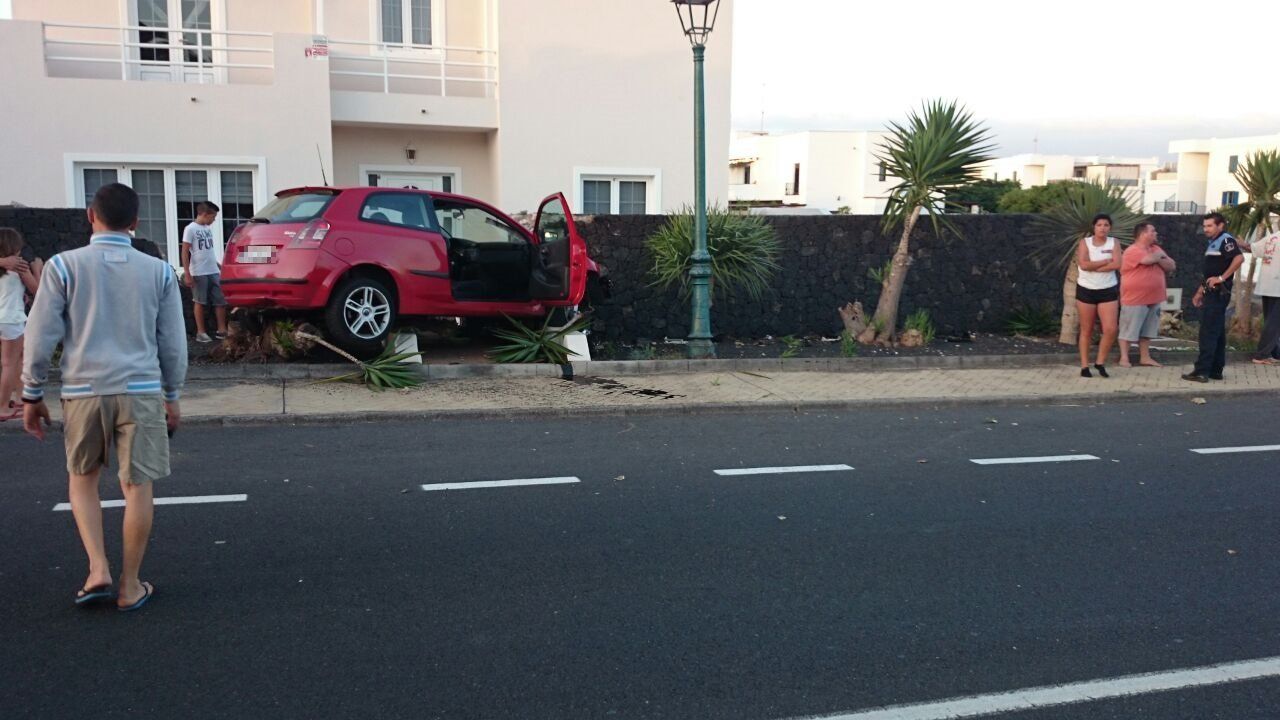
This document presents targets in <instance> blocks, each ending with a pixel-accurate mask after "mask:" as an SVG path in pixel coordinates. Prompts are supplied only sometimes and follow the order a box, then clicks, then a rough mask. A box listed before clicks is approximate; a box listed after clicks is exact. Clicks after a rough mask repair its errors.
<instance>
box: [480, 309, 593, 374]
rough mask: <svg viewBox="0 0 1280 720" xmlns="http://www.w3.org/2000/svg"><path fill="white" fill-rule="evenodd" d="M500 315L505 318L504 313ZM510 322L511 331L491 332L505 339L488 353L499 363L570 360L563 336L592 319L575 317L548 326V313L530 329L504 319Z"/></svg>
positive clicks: (522, 324)
mask: <svg viewBox="0 0 1280 720" xmlns="http://www.w3.org/2000/svg"><path fill="white" fill-rule="evenodd" d="M503 317H506V316H505V315H504V316H503ZM507 320H508V321H509V322H510V323H511V329H510V330H494V331H493V334H494V336H496V337H499V338H501V339H503V340H506V341H507V344H505V345H499V346H498V347H495V348H494V349H493V351H492V352H491V353H489V356H490V357H492V358H493V359H494V360H496V361H498V362H500V363H553V364H556V365H564V364H565V363H567V362H569V348H567V347H565V344H564V338H565V336H566V335H568V334H569V333H573V332H578V331H581V330H582V329H584V328H586V327H587V326H588V325H589V324H590V323H591V321H590V320H589V319H588V318H585V317H578V318H576V319H575V320H574V321H573V322H571V323H569V324H568V325H564V326H562V327H554V328H553V327H551V316H550V315H548V316H547V319H546V320H544V321H543V323H542V327H540V328H533V327H529V326H528V325H526V324H524V323H522V322H519V321H516V320H512V319H511V318H509V317H508V318H507Z"/></svg>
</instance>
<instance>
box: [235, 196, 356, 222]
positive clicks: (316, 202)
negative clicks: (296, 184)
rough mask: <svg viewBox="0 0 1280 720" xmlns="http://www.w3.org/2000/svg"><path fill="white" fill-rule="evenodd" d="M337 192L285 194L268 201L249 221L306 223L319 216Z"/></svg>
mask: <svg viewBox="0 0 1280 720" xmlns="http://www.w3.org/2000/svg"><path fill="white" fill-rule="evenodd" d="M337 196H338V195H337V193H323V192H303V193H297V194H294V195H283V196H281V197H278V198H276V199H275V200H272V201H271V202H270V203H267V206H266V207H264V208H262V209H261V210H259V211H258V212H257V213H256V214H255V215H254V216H253V218H252V219H251V220H250V221H249V222H269V223H304V222H310V221H311V220H314V219H316V218H317V217H319V216H320V215H321V214H322V213H323V212H324V211H325V209H326V208H328V207H329V203H331V202H333V199H334V198H335V197H337Z"/></svg>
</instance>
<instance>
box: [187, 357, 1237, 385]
mask: <svg viewBox="0 0 1280 720" xmlns="http://www.w3.org/2000/svg"><path fill="white" fill-rule="evenodd" d="M1251 356H1252V354H1251V353H1249V352H1232V353H1228V358H1229V359H1230V360H1231V361H1234V362H1248V360H1249V358H1250V357H1251ZM1160 357H1161V358H1162V359H1163V360H1165V361H1166V364H1170V365H1172V364H1179V363H1186V364H1190V363H1191V362H1194V360H1195V357H1196V356H1195V353H1188V352H1166V353H1161V354H1160ZM1077 359H1078V356H1077V355H1076V354H1075V353H1053V354H1044V355H900V356H885V357H865V358H857V357H855V358H843V357H841V358H736V359H731V360H590V361H586V362H575V363H572V366H573V376H575V377H615V376H629V375H665V374H687V373H701V372H744V371H746V372H806V371H808V372H880V371H885V370H983V369H986V370H989V369H992V368H1033V367H1047V366H1052V365H1074V364H1075V363H1076V362H1077ZM349 372H351V366H350V365H331V364H316V365H308V364H305V363H280V364H275V365H268V364H256V365H244V364H227V365H193V366H191V367H190V368H189V369H188V371H187V380H188V381H189V382H191V381H195V382H203V381H210V380H323V379H326V378H331V377H335V376H337V375H343V374H346V373H349ZM418 372H419V373H420V374H421V375H422V377H423V378H424V379H426V380H460V379H466V378H522V377H526V378H527V377H562V376H564V374H565V373H564V369H563V368H562V367H561V366H559V365H549V364H543V363H538V364H527V365H493V364H470V365H464V364H458V365H432V364H425V365H421V366H419V370H418Z"/></svg>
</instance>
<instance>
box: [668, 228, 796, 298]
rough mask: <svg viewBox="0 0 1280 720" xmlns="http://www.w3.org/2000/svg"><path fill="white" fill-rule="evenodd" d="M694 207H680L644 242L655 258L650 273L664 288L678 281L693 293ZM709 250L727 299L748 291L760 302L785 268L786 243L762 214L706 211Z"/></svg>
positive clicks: (718, 287) (714, 278)
mask: <svg viewBox="0 0 1280 720" xmlns="http://www.w3.org/2000/svg"><path fill="white" fill-rule="evenodd" d="M693 222H694V219H693V209H692V208H690V207H684V208H681V210H680V212H678V213H676V214H675V215H672V216H671V217H670V218H668V219H667V222H666V223H665V224H664V225H663V226H662V227H661V228H660V229H659V230H658V231H657V232H656V233H654V234H653V236H652V237H650V238H649V239H648V240H647V241H646V242H645V245H646V246H647V247H648V248H649V254H650V255H651V256H652V257H653V268H652V269H651V270H650V275H651V276H652V277H653V284H654V285H657V286H660V287H670V286H672V285H679V286H680V292H681V295H687V294H688V292H689V267H690V265H691V264H692V257H693ZM707 250H708V251H709V252H710V253H711V283H712V288H713V290H715V291H716V292H718V293H720V294H721V296H723V297H730V296H732V295H733V294H734V293H737V292H743V293H746V294H747V296H748V297H750V298H752V299H755V300H758V299H759V298H760V297H761V296H763V295H764V293H765V291H766V290H767V289H768V288H769V280H770V279H771V278H772V277H773V274H774V273H775V272H777V271H778V270H779V269H780V266H779V265H778V255H779V254H780V252H781V245H780V244H779V243H778V236H777V233H775V232H774V230H773V226H771V225H769V223H767V222H765V220H764V218H761V217H759V216H757V215H739V214H737V213H731V212H728V211H726V210H724V209H722V208H720V207H712V208H709V209H708V210H707Z"/></svg>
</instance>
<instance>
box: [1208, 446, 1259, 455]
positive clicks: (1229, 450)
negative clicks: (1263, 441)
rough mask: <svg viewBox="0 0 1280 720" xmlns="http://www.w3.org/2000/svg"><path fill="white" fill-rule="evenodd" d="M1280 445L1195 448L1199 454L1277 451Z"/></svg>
mask: <svg viewBox="0 0 1280 720" xmlns="http://www.w3.org/2000/svg"><path fill="white" fill-rule="evenodd" d="M1277 450H1280V445H1246V446H1244V447H1220V448H1193V449H1192V450H1191V452H1193V453H1196V454H1198V455H1224V454H1226V453H1249V452H1275V451H1277Z"/></svg>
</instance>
